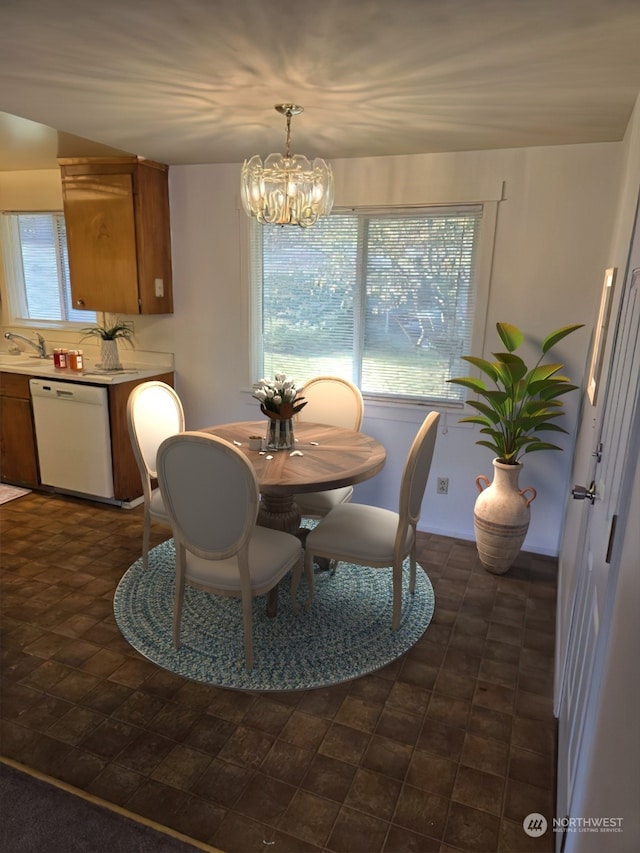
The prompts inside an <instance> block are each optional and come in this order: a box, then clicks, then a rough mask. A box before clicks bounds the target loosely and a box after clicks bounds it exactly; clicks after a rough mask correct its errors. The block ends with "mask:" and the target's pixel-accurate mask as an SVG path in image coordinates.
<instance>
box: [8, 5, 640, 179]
mask: <svg viewBox="0 0 640 853" xmlns="http://www.w3.org/2000/svg"><path fill="white" fill-rule="evenodd" d="M639 91H640V0H314V2H308V0H109V2H104V0H100V2H96V0H57V2H53V3H52V2H51V0H0V111H1V112H0V169H18V168H20V169H26V168H53V167H55V157H56V156H73V155H82V154H86V155H97V154H100V153H105V154H106V153H109V152H110V151H113V149H117V150H119V151H126V152H129V153H133V154H139V155H141V156H144V157H148V158H151V159H155V160H159V161H161V162H163V163H168V164H170V165H174V164H185V163H225V162H241V161H242V160H243V159H244V158H245V157H246V156H250V155H252V154H256V153H258V154H261V155H267V154H268V153H270V152H272V151H282V150H283V149H284V138H285V123H284V119H283V118H282V117H281V116H280V115H278V114H277V113H276V112H275V111H274V109H273V105H274V104H276V103H279V102H293V103H298V104H301V105H302V106H304V107H305V112H304V114H303V115H302V116H300V117H299V118H295V119H294V120H293V125H292V150H293V152H294V153H296V152H299V153H304V154H307V155H308V156H323V157H326V158H328V159H332V158H341V157H362V156H376V155H386V154H410V153H422V152H433V151H460V150H473V149H485V148H511V147H521V146H536V145H563V144H569V143H583V142H600V141H611V140H619V139H621V138H622V135H623V133H624V130H625V127H626V124H627V122H628V119H629V116H630V113H631V110H632V107H633V104H634V101H635V98H636V96H637V94H638V92H639ZM2 113H4V115H3V114H2ZM14 117H20V118H21V119H27V120H28V121H18V120H17V118H14ZM33 123H34V124H33ZM78 137H79V138H78ZM89 140H91V141H89ZM105 146H106V147H105Z"/></svg>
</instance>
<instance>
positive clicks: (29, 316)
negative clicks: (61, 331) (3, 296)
mask: <svg viewBox="0 0 640 853" xmlns="http://www.w3.org/2000/svg"><path fill="white" fill-rule="evenodd" d="M2 219H3V220H4V222H3V225H4V228H3V229H2V236H3V248H4V250H5V252H6V255H7V258H8V260H9V263H7V265H6V266H7V275H6V278H7V287H8V290H9V302H10V305H11V314H12V319H17V320H35V321H42V322H44V323H47V322H60V321H70V322H77V323H83V324H85V325H89V324H91V323H94V322H95V319H96V314H95V311H78V310H77V309H75V308H73V305H72V300H71V284H70V279H69V259H68V255H67V234H66V229H65V222H64V215H63V214H62V213H8V214H6V215H5V216H3V217H2Z"/></svg>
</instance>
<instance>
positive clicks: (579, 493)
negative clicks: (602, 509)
mask: <svg viewBox="0 0 640 853" xmlns="http://www.w3.org/2000/svg"><path fill="white" fill-rule="evenodd" d="M571 495H572V497H573V499H574V501H591V504H592V505H593V504H594V503H595V500H596V481H595V480H592V482H591V485H590V486H589V488H588V489H587V487H586V486H574V487H573V489H571Z"/></svg>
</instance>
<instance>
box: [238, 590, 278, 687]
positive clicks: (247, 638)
mask: <svg viewBox="0 0 640 853" xmlns="http://www.w3.org/2000/svg"><path fill="white" fill-rule="evenodd" d="M275 589H276V590H277V586H276V587H275ZM252 603H253V601H252V598H251V596H249V597H246V596H243V598H242V621H243V623H244V665H245V667H246V669H248V670H249V669H253V627H252V619H251V606H252Z"/></svg>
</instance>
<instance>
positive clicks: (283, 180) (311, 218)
mask: <svg viewBox="0 0 640 853" xmlns="http://www.w3.org/2000/svg"><path fill="white" fill-rule="evenodd" d="M275 109H276V110H277V111H278V112H279V113H281V114H282V115H284V116H285V117H286V119H287V147H286V151H285V155H284V157H283V156H282V154H270V155H269V156H268V157H267V159H266V160H265V161H264V165H263V163H262V160H261V159H260V157H259V156H258V155H257V154H256V155H255V156H254V157H252V158H251V159H250V160H245V161H244V165H243V166H242V176H241V192H242V204H243V206H244V209H245V210H246V212H247V213H248V214H249V216H255V218H256V219H257V220H258V222H261V223H262V224H263V225H266V224H269V225H271V224H273V225H301V226H302V227H304V228H306V227H308V226H309V225H314V224H315V223H316V222H317V221H318V218H319V217H320V216H328V214H329V213H330V212H331V208H332V207H333V172H332V171H331V166H330V165H329V164H328V163H326V162H325V161H324V160H321V159H320V158H318V157H317V158H316V159H315V160H314V161H313V163H309V161H308V160H307V158H306V157H305V156H303V155H301V154H294V155H293V156H292V155H291V150H290V149H291V118H292V116H297V115H300V113H301V112H303V111H304V110H303V108H302V107H298V106H296V105H295V104H276V105H275Z"/></svg>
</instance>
